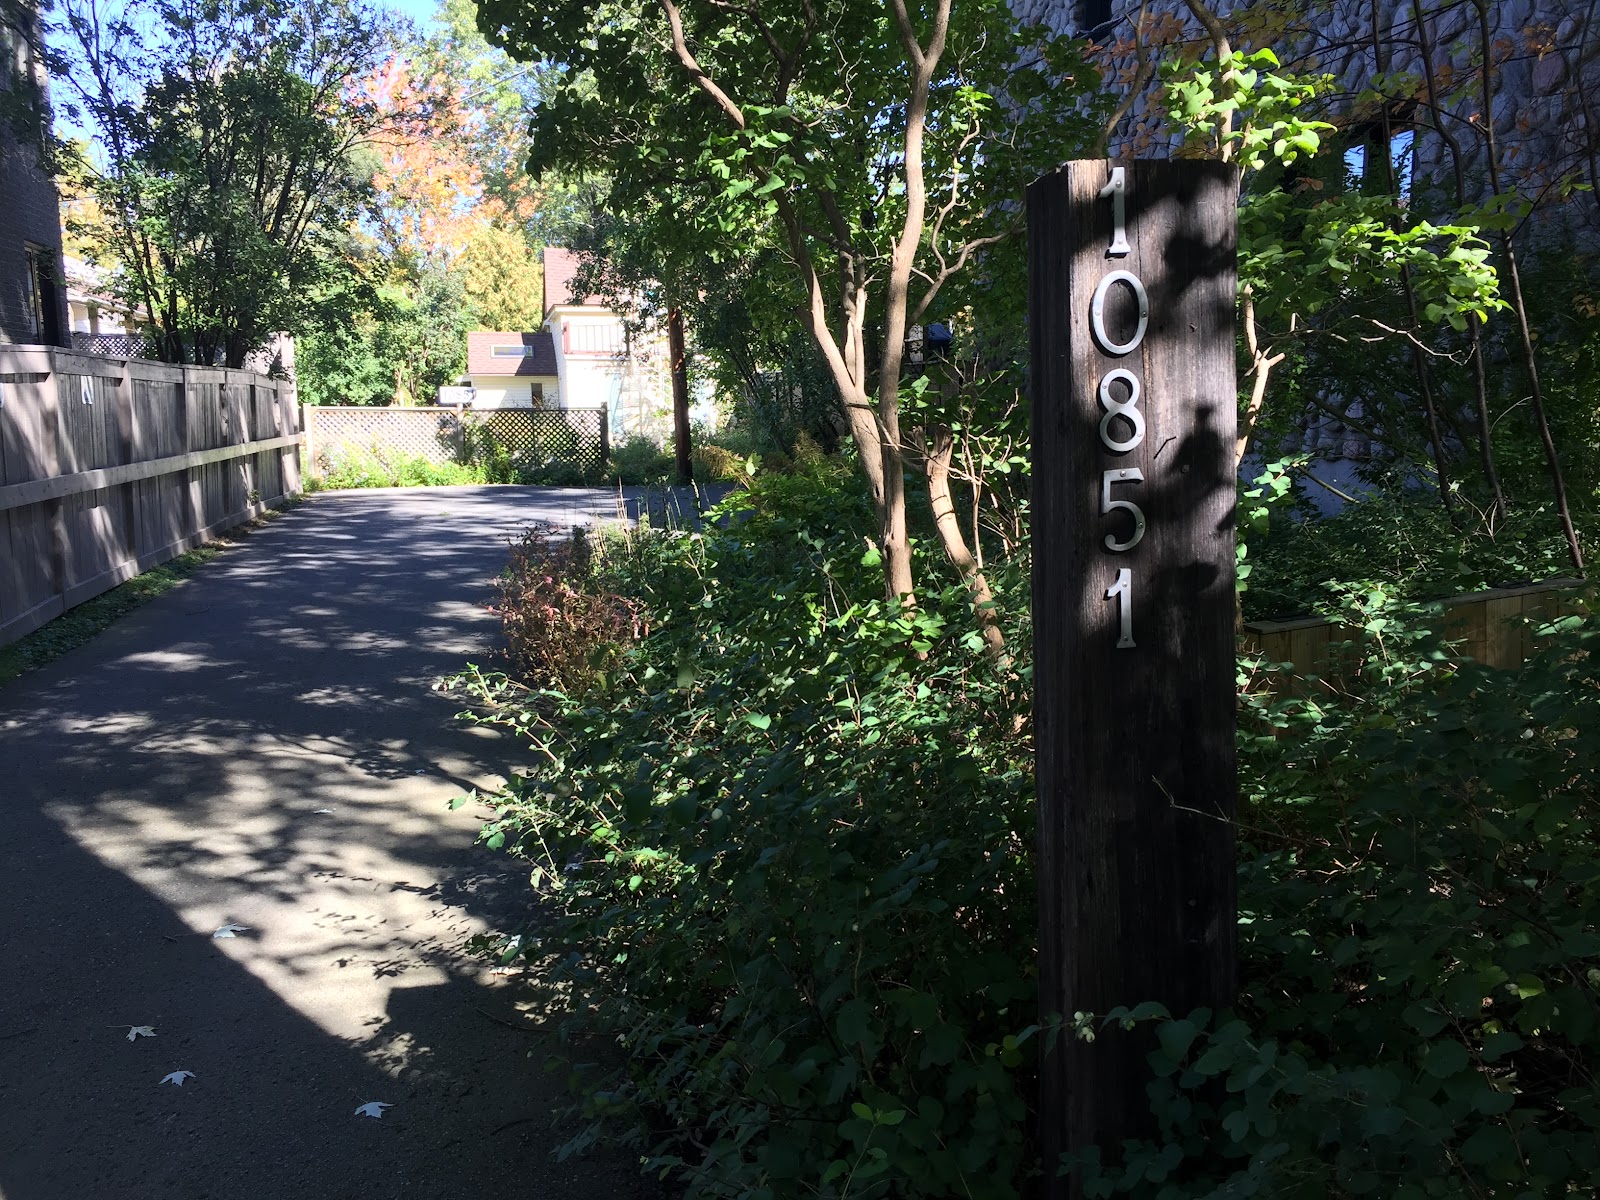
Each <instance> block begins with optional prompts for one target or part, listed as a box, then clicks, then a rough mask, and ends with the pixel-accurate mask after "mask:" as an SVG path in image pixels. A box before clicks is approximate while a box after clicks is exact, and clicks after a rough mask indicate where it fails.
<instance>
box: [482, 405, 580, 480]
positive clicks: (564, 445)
mask: <svg viewBox="0 0 1600 1200" xmlns="http://www.w3.org/2000/svg"><path fill="white" fill-rule="evenodd" d="M465 419H466V420H469V421H472V422H475V423H476V424H477V425H478V426H479V427H480V428H481V429H482V430H483V431H484V433H485V434H486V435H487V436H489V437H491V438H493V439H494V440H495V441H496V442H498V443H500V444H501V445H502V446H504V447H505V448H506V449H507V450H510V451H511V452H512V453H513V454H516V455H527V456H529V457H531V458H537V459H543V460H550V459H554V460H556V461H559V462H570V463H577V464H578V465H579V466H585V467H587V466H598V465H600V464H601V463H602V462H604V453H605V452H604V448H603V435H602V423H603V421H604V420H605V414H604V413H602V412H601V411H600V410H599V409H586V408H544V409H525V408H507V409H500V410H498V411H487V412H476V413H472V414H471V415H469V416H468V417H466V418H465Z"/></svg>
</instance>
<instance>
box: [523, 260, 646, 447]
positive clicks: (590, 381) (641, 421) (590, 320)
mask: <svg viewBox="0 0 1600 1200" xmlns="http://www.w3.org/2000/svg"><path fill="white" fill-rule="evenodd" d="M577 272H578V256H577V255H576V254H574V253H573V252H572V251H570V250H564V249H562V248H560V247H559V246H548V247H546V248H545V251H544V321H545V328H546V329H547V330H549V332H550V337H551V340H552V341H553V343H554V346H555V354H556V363H557V367H558V370H559V373H560V379H561V404H562V405H563V406H564V407H567V408H603V409H605V410H606V413H607V416H608V417H609V419H610V427H611V439H612V441H614V442H617V441H626V440H627V439H628V438H630V437H634V436H635V435H639V434H643V435H644V436H646V437H652V438H655V439H657V440H660V441H664V440H665V439H666V438H668V437H670V436H671V433H672V365H671V362H670V360H669V358H668V355H667V339H666V337H665V336H664V334H662V333H661V332H659V331H645V332H640V331H637V330H635V331H632V332H630V331H629V330H628V328H627V326H626V325H625V324H624V322H623V320H622V317H621V315H620V314H619V313H617V312H616V311H615V310H613V309H611V308H607V307H606V306H605V305H604V304H602V303H601V301H600V299H599V297H597V296H579V295H575V294H574V293H573V290H572V283H573V277H574V276H575V275H576V274H577Z"/></svg>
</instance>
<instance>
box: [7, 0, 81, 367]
mask: <svg viewBox="0 0 1600 1200" xmlns="http://www.w3.org/2000/svg"><path fill="white" fill-rule="evenodd" d="M36 34H37V31H36V28H35V29H30V30H21V29H18V28H16V27H15V26H11V25H7V26H5V27H4V28H3V30H0V85H3V87H4V89H5V92H6V93H9V94H8V95H6V96H5V97H4V98H5V99H6V101H7V104H6V107H5V112H4V113H3V114H0V342H5V343H13V344H16V343H22V344H54V345H63V346H64V345H70V344H71V334H70V333H69V332H68V330H69V328H70V326H69V323H68V320H67V289H66V276H65V272H64V270H63V267H62V262H61V205H60V198H59V197H58V195H57V194H56V185H55V181H54V180H53V179H51V177H50V175H49V173H48V172H47V171H45V170H44V169H43V168H42V167H41V165H40V162H41V160H42V158H43V157H44V156H43V153H42V143H43V132H42V130H40V131H39V132H37V133H36V132H35V130H36V129H38V128H39V127H38V126H37V125H33V124H32V123H31V122H30V121H29V120H28V119H27V118H26V116H25V115H24V114H25V113H26V112H27V111H28V109H30V108H34V107H40V108H42V106H39V105H37V104H36V97H38V96H42V94H43V88H44V86H45V84H44V72H43V69H42V68H41V67H40V66H39V65H38V62H37V59H36V58H35V57H34V54H33V51H32V49H31V44H30V43H31V40H32V38H33V37H34V36H36ZM30 100H35V103H34V104H30V103H29V101H30Z"/></svg>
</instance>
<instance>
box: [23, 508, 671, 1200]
mask: <svg viewBox="0 0 1600 1200" xmlns="http://www.w3.org/2000/svg"><path fill="white" fill-rule="evenodd" d="M616 507H617V505H616V497H615V494H614V493H607V492H603V491H582V492H579V491H563V490H556V489H538V488H516V487H505V488H438V489H426V490H421V489H419V490H407V491H401V490H383V491H366V492H346V493H328V494H324V495H320V496H316V497H313V498H312V499H311V500H309V501H308V502H307V503H306V504H304V505H302V506H300V507H299V508H297V509H295V510H294V511H292V512H290V513H288V514H286V515H285V516H284V517H282V518H281V519H280V520H278V521H275V522H273V523H272V524H271V525H269V526H267V527H266V528H264V529H261V530H258V531H257V532H255V533H253V534H252V535H251V536H250V537H249V538H248V539H246V540H245V541H244V542H243V544H241V545H240V546H239V547H237V548H236V549H234V550H231V551H229V553H227V554H226V555H224V556H222V557H221V558H219V559H218V560H216V561H215V562H213V563H210V564H208V565H207V566H205V567H204V568H202V569H201V570H200V571H198V572H196V574H195V575H194V576H193V577H192V578H191V579H190V581H189V582H188V583H186V584H185V585H183V586H182V587H179V588H176V589H174V590H172V591H171V592H168V593H166V594H165V595H163V596H161V597H159V598H158V599H156V600H155V601H153V602H151V603H150V604H149V605H147V606H146V607H144V608H142V609H140V610H138V611H137V612H135V613H133V614H131V615H130V616H128V617H126V618H124V619H123V620H122V621H120V622H119V623H118V624H117V625H115V626H114V627H112V628H111V629H110V630H108V631H107V632H105V633H104V634H102V635H101V636H100V637H98V638H97V639H95V640H94V641H93V642H91V643H89V644H88V645H86V646H83V647H80V648H79V649H78V650H75V651H73V652H71V653H70V654H68V655H66V656H64V657H63V658H61V659H60V660H58V661H57V662H55V663H53V664H51V665H50V666H49V667H47V668H45V669H43V670H41V671H39V672H36V673H34V674H31V675H27V676H24V677H23V678H22V679H20V680H18V681H16V682H14V683H12V684H10V685H9V686H6V687H4V688H0V880H3V881H4V886H5V897H6V899H5V903H4V905H3V906H0V914H3V915H0V964H4V967H3V970H0V1112H3V1113H4V1114H5V1119H4V1120H3V1121H0V1197H3V1200H136V1198H137V1200H146V1198H149V1197H156V1196H171V1197H177V1198H183V1200H198V1198H201V1197H204V1198H208V1200H274V1198H276V1197H290V1196H297V1197H315V1198H317V1200H342V1198H345V1197H349V1198H351V1200H355V1198H357V1197H360V1198H364V1200H367V1198H377V1197H397V1198H398V1197H404V1198H406V1200H428V1198H433V1197H437V1198H440V1200H445V1198H450V1200H454V1198H458V1197H459V1198H471V1197H478V1196H485V1197H487V1196H495V1197H509V1196H536V1197H540V1198H541V1200H565V1198H567V1197H573V1198H578V1197H585V1198H587V1197H606V1198H610V1197H617V1198H621V1200H627V1198H629V1197H635V1196H644V1195H647V1194H650V1192H649V1188H648V1185H647V1183H646V1181H644V1180H643V1179H641V1178H640V1176H639V1175H638V1171H637V1159H636V1157H635V1156H634V1155H632V1154H629V1153H624V1152H621V1151H618V1150H612V1151H611V1152H609V1153H603V1154H600V1155H597V1156H591V1157H589V1158H587V1159H580V1160H575V1161H569V1162H566V1163H562V1164H556V1163H554V1162H553V1161H552V1160H551V1158H550V1150H551V1148H552V1147H553V1146H554V1145H556V1144H558V1143H559V1142H560V1141H561V1140H563V1136H564V1135H563V1133H562V1132H561V1131H559V1130H554V1129H552V1126H551V1114H552V1113H553V1111H554V1110H555V1109H556V1108H558V1107H560V1106H561V1105H563V1104H565V1103H566V1102H567V1099H566V1097H565V1095H564V1092H563V1088H562V1081H561V1079H560V1078H559V1076H552V1075H547V1074H545V1073H544V1072H543V1071H542V1070H541V1069H540V1064H541V1061H542V1059H543V1058H544V1056H545V1054H546V1053H547V1052H548V1051H549V1050H550V1049H551V1048H552V1046H553V1037H552V1034H551V1032H550V1025H551V1023H552V1021H553V1018H547V1017H546V1016H545V1015H544V1014H543V1013H541V1012H539V1011H537V1009H536V1008H535V1007H534V1006H533V1005H532V1003H531V997H532V995H533V993H532V991H531V990H530V989H529V988H527V987H526V986H523V985H522V983H521V982H520V981H519V980H516V979H508V978H504V977H499V976H496V975H494V974H492V973H491V972H489V971H488V970H487V968H486V965H485V964H484V963H483V962H482V961H481V960H478V959H475V958H470V957H468V956H466V955H465V954H464V953H463V952H462V946H463V943H464V942H465V940H466V939H467V938H468V937H470V936H472V935H473V934H475V933H480V932H483V931H486V930H490V929H493V928H496V927H497V926H498V925H501V924H503V923H506V924H508V923H510V922H512V921H514V920H515V918H516V917H517V915H518V914H519V913H523V912H525V911H526V908H527V906H528V905H529V903H530V902H531V899H532V893H531V890H530V889H529V887H528V885H527V882H526V880H525V878H523V877H522V876H521V874H520V872H519V871H518V870H517V868H516V866H515V864H513V863H511V862H510V861H509V860H507V859H506V858H505V857H504V856H502V855H498V854H493V853H490V852H488V851H485V850H483V849H482V848H480V847H477V846H476V845H475V844H474V838H475V835H476V831H477V826H478V823H479V821H478V818H479V815H480V814H481V813H482V809H481V806H477V805H470V804H469V805H467V806H466V808H464V809H463V810H461V811H460V812H457V813H450V812H448V811H447V810H446V804H447V802H448V800H449V799H450V798H451V797H452V796H454V795H457V794H459V793H460V792H461V791H463V790H464V789H467V788H470V787H473V786H477V785H481V784H485V783H489V782H492V781H493V779H494V777H495V775H494V773H495V772H496V771H497V770H500V769H504V768H505V767H507V766H509V765H511V764H512V763H513V762H515V761H519V760H518V759H517V758H515V757H514V756H517V755H519V754H520V753H521V752H520V750H519V749H518V748H517V747H516V746H514V745H513V744H512V743H509V742H505V741H502V740H500V739H498V738H496V737H494V736H493V735H492V734H490V733H488V732H487V731H485V730H482V729H477V728H474V727H471V726H468V725H465V724H463V723H460V722H457V721H454V720H453V717H454V714H455V712H456V710H457V709H458V708H459V704H458V703H457V702H454V701H452V700H450V699H449V698H447V697H443V696H440V695H438V694H437V693H435V692H433V691H432V690H431V685H432V683H433V681H434V680H435V679H436V678H437V677H439V676H441V675H446V674H449V673H452V672H454V671H455V670H457V669H459V668H460V667H461V666H462V665H464V664H465V663H466V662H468V661H479V662H482V661H484V659H485V657H486V654H487V652H488V651H489V650H490V649H491V647H492V646H493V643H494V639H495V637H496V633H497V628H496V622H495V619H494V617H493V615H492V614H491V613H489V612H488V611H487V610H486V605H487V603H488V601H489V599H490V597H491V590H490V580H491V579H492V578H493V576H494V575H495V574H496V573H497V572H498V571H499V569H500V567H501V566H502V565H503V563H504V561H505V555H506V543H507V541H508V539H510V538H512V537H514V536H516V535H517V534H518V533H520V531H521V530H522V529H523V528H525V527H526V526H527V525H529V524H530V523H532V522H534V521H548V522H551V523H553V524H558V525H563V526H564V525H568V524H570V523H571V522H573V521H575V520H586V519H589V518H591V517H594V516H606V515H614V514H615V513H616ZM323 810H327V811H323ZM230 924H232V925H237V926H244V927H246V928H245V929H244V930H243V931H240V932H238V934H237V936H235V937H231V938H227V937H224V938H215V937H213V936H212V933H213V931H214V930H218V929H221V928H222V927H224V926H226V925H230ZM130 1026H151V1027H153V1028H154V1030H155V1036H154V1037H136V1038H135V1040H133V1041H129V1040H128V1033H129V1027H130ZM530 1056H531V1057H530ZM174 1071H190V1072H193V1074H194V1077H193V1078H189V1079H186V1080H185V1081H184V1082H183V1084H182V1086H181V1087H180V1086H177V1085H176V1084H171V1083H166V1084H163V1083H162V1082H160V1081H161V1080H162V1079H163V1077H165V1076H167V1075H169V1073H171V1072H174ZM369 1101H381V1102H384V1103H387V1104H392V1105H393V1107H392V1108H388V1109H384V1110H382V1112H383V1115H382V1117H381V1119H377V1120H373V1119H371V1118H368V1117H364V1116H357V1115H356V1109H357V1107H358V1106H360V1105H363V1104H365V1103H367V1102H369Z"/></svg>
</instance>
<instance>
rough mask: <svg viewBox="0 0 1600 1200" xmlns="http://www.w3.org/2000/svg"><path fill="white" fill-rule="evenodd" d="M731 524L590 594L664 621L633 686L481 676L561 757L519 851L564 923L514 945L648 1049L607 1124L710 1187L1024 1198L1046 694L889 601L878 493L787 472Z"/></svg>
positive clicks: (605, 560)
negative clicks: (1029, 732) (868, 505)
mask: <svg viewBox="0 0 1600 1200" xmlns="http://www.w3.org/2000/svg"><path fill="white" fill-rule="evenodd" d="M796 513H800V514H804V515H803V516H800V517H797V516H796V515H795V514H796ZM717 515H719V516H728V517H734V516H737V518H738V519H736V520H730V521H728V522H727V523H726V525H725V526H724V527H715V528H711V529H710V530H709V531H708V532H707V533H705V534H703V535H701V534H683V533H662V532H655V533H649V532H647V533H645V534H643V535H640V536H638V537H636V538H633V539H631V540H629V541H627V542H623V543H612V544H609V545H608V546H607V547H606V548H605V550H604V552H603V554H602V555H601V556H600V561H598V562H597V563H596V564H595V570H594V574H593V575H592V576H591V577H590V580H591V582H590V586H591V587H592V588H595V589H608V590H613V591H626V592H628V593H629V594H633V595H637V596H638V597H639V598H640V601H641V603H642V604H643V605H644V608H645V610H646V612H647V613H648V614H649V617H650V622H651V626H652V633H651V635H650V636H649V637H648V638H646V639H645V640H644V641H643V642H641V643H639V645H638V646H637V647H636V648H635V649H634V651H633V652H632V653H631V654H630V656H629V657H628V659H627V660H626V662H625V664H624V669H623V670H622V671H621V672H620V673H619V674H618V675H616V676H615V677H607V678H606V680H605V686H603V687H601V688H598V689H596V690H594V691H591V692H588V693H586V694H585V693H581V692H578V691H572V692H569V693H567V694H565V695H561V696H551V695H548V694H547V695H544V696H541V697H532V696H524V697H523V698H522V699H521V700H519V699H518V692H517V690H516V689H515V688H514V687H512V685H510V683H509V682H508V681H504V680H492V679H481V678H480V679H479V686H480V688H481V689H482V690H483V692H484V693H485V694H486V695H487V696H488V697H490V698H493V699H494V700H495V701H496V706H495V707H494V708H492V709H490V710H489V711H488V713H487V716H486V719H490V720H494V721H497V722H501V723H503V724H505V725H506V726H508V727H510V728H513V729H516V730H519V731H521V732H523V733H525V734H527V736H529V737H530V739H532V740H534V741H535V742H537V743H538V745H539V746H540V747H541V749H540V750H539V752H538V753H539V757H540V760H541V761H542V762H543V763H544V764H545V766H544V767H543V768H541V769H538V770H536V771H535V772H534V773H532V774H529V775H527V776H517V777H516V778H514V780H513V782H512V784H511V785H510V787H509V788H508V789H507V790H506V791H505V792H504V793H503V794H501V795H500V796H499V797H498V799H497V804H498V805H499V808H500V816H499V819H498V820H497V821H496V822H495V824H494V825H493V826H492V827H491V828H490V830H489V832H488V836H489V840H490V842H491V844H495V845H509V846H511V847H513V848H515V849H516V850H517V851H518V852H519V853H522V854H525V855H526V856H528V857H529V858H530V859H531V860H532V861H533V863H534V866H535V878H536V879H537V880H538V881H539V882H540V883H541V885H542V886H545V887H547V888H549V889H551V890H552V891H554V892H555V893H556V898H557V900H558V902H559V910H560V915H559V916H557V917H555V918H554V919H547V920H544V921H542V922H541V923H540V925H539V926H538V928H537V929H536V930H530V931H529V933H530V934H531V935H537V936H529V937H527V938H525V939H524V940H522V941H520V942H518V943H517V944H516V946H515V947H513V948H512V951H511V953H512V954H513V955H515V954H518V953H523V954H526V955H528V956H529V957H531V958H536V959H539V960H545V959H548V960H549V962H550V964H551V966H552V969H553V970H555V971H556V972H558V974H559V976H560V977H561V978H563V979H566V980H568V981H570V982H571V984H572V986H573V987H574V988H575V989H576V990H577V992H578V994H581V995H583V996H584V997H586V998H587V1000H588V1001H589V1004H588V1005H587V1006H586V1009H585V1011H584V1012H583V1013H582V1015H581V1016H580V1017H579V1018H578V1020H579V1022H580V1023H581V1025H582V1026H583V1027H585V1028H588V1029H591V1030H597V1031H603V1032H605V1033H607V1034H610V1035H612V1036H615V1037H617V1038H619V1039H620V1040H621V1042H622V1044H623V1046H624V1047H625V1048H626V1051H627V1054H628V1061H627V1064H626V1066H625V1068H624V1069H623V1070H622V1071H621V1073H620V1074H619V1075H618V1077H616V1078H614V1079H610V1080H607V1081H604V1082H603V1083H599V1082H596V1084H595V1086H594V1088H593V1090H592V1091H591V1101H590V1112H591V1114H592V1115H594V1116H595V1117H597V1118H598V1117H603V1116H619V1115H620V1116H624V1117H635V1118H639V1119H640V1124H639V1126H638V1128H641V1129H642V1128H646V1127H648V1128H650V1129H652V1130H654V1131H655V1133H654V1134H653V1136H651V1138H650V1140H649V1142H648V1144H647V1146H646V1147H645V1150H646V1153H647V1156H648V1159H649V1162H650V1165H651V1166H652V1167H653V1168H655V1169H658V1170H662V1171H664V1172H667V1173H670V1174H672V1175H675V1176H676V1177H677V1178H679V1179H681V1180H682V1181H684V1182H685V1183H687V1184H688V1185H689V1188H690V1190H691V1192H692V1193H693V1194H696V1195H704V1196H723V1195H734V1194H750V1195H764V1196H771V1197H778V1196H791V1195H802V1194H816V1195H821V1196H840V1195H846V1194H849V1195H852V1196H866V1195H882V1194H886V1192H887V1189H888V1188H889V1187H890V1181H891V1180H892V1181H895V1186H896V1187H897V1188H899V1189H900V1190H901V1191H903V1192H905V1193H907V1194H917V1195H940V1194H946V1193H956V1194H962V1195H972V1196H976V1197H1014V1196H1016V1195H1018V1194H1019V1190H1018V1188H1019V1182H1020V1179H1021V1176H1022V1174H1024V1173H1025V1171H1024V1168H1023V1166H1022V1164H1025V1163H1026V1152H1025V1146H1026V1139H1027V1133H1026V1130H1027V1103H1026V1100H1025V1097H1026V1096H1027V1095H1028V1094H1029V1093H1030V1091H1031V1086H1030V1084H1029V1081H1028V1078H1027V1076H1026V1074H1025V1073H1023V1074H1019V1073H1018V1068H1019V1066H1021V1064H1022V1062H1023V1055H1022V1053H1021V1052H1020V1051H1019V1050H1018V1049H1017V1048H1016V1046H1015V1044H1014V1042H1009V1043H1008V1042H1007V1041H1006V1036H1007V1034H1008V1033H1009V1032H1011V1031H1012V1030H1014V1029H1017V1028H1019V1027H1020V1026H1022V1025H1024V1024H1026V1023H1027V1021H1028V1020H1029V1014H1030V1012H1031V1010H1032V1007H1033V1004H1034V997H1035V994H1036V990H1037V988H1036V983H1035V981H1034V979H1033V978H1032V972H1031V968H1030V965H1029V964H1030V962H1031V957H1032V951H1031V945H1032V939H1033V923H1032V919H1031V911H1032V910H1031V894H1030V887H1029V875H1028V871H1027V869H1026V866H1025V863H1026V860H1027V856H1028V847H1029V846H1030V845H1031V842H1032V836H1033V817H1032V807H1031V784H1030V776H1029V771H1028V752H1027V746H1026V742H1025V741H1024V740H1021V739H1018V738H1017V737H1016V736H1015V732H1014V731H1015V729H1016V727H1017V725H1018V724H1019V722H1020V719H1021V714H1022V712H1023V711H1024V707H1025V703H1026V699H1025V696H1024V695H1023V693H1022V692H1021V691H1020V689H1018V688H1016V687H1015V686H1014V685H1013V684H1012V683H1011V682H1010V681H1009V680H1007V679H997V678H995V677H994V676H992V675H991V674H990V673H989V671H988V669H987V668H986V667H985V666H984V665H983V658H982V654H981V648H980V647H979V646H977V645H976V644H969V643H975V641H976V639H975V638H970V637H968V636H967V635H966V634H965V632H964V631H965V630H966V628H967V626H968V621H967V620H966V617H965V611H966V610H965V599H964V596H963V594H962V593H960V592H959V591H958V590H952V591H951V592H950V593H948V594H944V595H940V594H936V593H935V594H930V595H929V596H928V597H927V598H926V599H925V602H924V607H923V608H922V609H921V610H912V611H908V610H902V609H900V608H899V607H898V606H891V605H888V604H886V603H885V602H884V601H883V600H881V599H880V598H878V597H879V594H880V593H879V589H880V587H881V583H880V581H879V577H878V573H877V572H876V571H875V570H874V569H873V568H872V567H871V566H870V565H863V561H862V559H863V556H862V552H861V533H862V531H863V529H865V528H866V526H867V514H866V512H865V511H864V506H863V504H862V502H861V500H860V498H859V490H858V488H857V487H856V485H855V483H854V481H853V480H852V479H849V478H839V477H834V478H831V479H830V478H827V477H821V476H784V477H778V476H774V477H771V478H767V477H760V478H758V479H757V481H756V482H755V484H754V486H753V488H752V489H751V490H750V491H748V492H737V493H735V494H734V497H733V499H732V500H731V501H730V502H729V508H728V510H727V511H725V512H723V513H720V514H717ZM1011 583H1012V584H1013V586H1015V585H1017V584H1018V583H1019V581H1018V580H1011ZM551 706H553V708H552V707H551ZM1019 913H1023V914H1030V915H1028V916H1023V917H1020V918H1019V916H1018V914H1019ZM588 1136H590V1137H593V1136H597V1133H595V1132H593V1131H591V1133H590V1134H589V1135H588ZM583 1140H584V1139H583V1138H580V1139H578V1142H579V1144H581V1143H582V1142H583Z"/></svg>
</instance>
